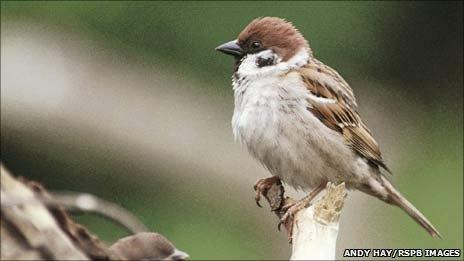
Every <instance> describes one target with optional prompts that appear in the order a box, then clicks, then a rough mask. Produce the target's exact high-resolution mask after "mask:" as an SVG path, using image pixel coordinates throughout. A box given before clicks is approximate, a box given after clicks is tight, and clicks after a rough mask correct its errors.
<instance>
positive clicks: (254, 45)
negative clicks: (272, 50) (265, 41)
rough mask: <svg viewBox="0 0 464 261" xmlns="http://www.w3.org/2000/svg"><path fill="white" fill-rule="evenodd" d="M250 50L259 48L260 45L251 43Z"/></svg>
mask: <svg viewBox="0 0 464 261" xmlns="http://www.w3.org/2000/svg"><path fill="white" fill-rule="evenodd" d="M251 48H253V49H258V48H261V43H260V42H258V41H256V42H252V43H251Z"/></svg>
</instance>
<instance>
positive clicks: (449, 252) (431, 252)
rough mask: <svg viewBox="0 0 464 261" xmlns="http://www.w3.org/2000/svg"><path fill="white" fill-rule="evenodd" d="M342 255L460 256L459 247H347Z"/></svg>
mask: <svg viewBox="0 0 464 261" xmlns="http://www.w3.org/2000/svg"><path fill="white" fill-rule="evenodd" d="M343 257H391V258H396V257H461V250H460V249H437V248H435V249H433V248H432V249H427V248H425V249H420V248H415V249H401V248H396V249H381V248H380V249H362V248H361V249H359V248H358V249H355V248H347V249H345V251H344V252H343Z"/></svg>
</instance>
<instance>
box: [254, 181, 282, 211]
mask: <svg viewBox="0 0 464 261" xmlns="http://www.w3.org/2000/svg"><path fill="white" fill-rule="evenodd" d="M278 182H280V179H279V178H278V177H276V176H272V177H270V178H264V179H259V180H258V181H256V183H255V185H254V186H253V189H254V190H255V192H256V194H255V201H256V205H258V207H262V206H261V204H260V203H259V201H260V200H261V194H264V193H266V192H267V191H268V190H269V189H270V188H271V187H272V186H273V185H274V184H277V183H278Z"/></svg>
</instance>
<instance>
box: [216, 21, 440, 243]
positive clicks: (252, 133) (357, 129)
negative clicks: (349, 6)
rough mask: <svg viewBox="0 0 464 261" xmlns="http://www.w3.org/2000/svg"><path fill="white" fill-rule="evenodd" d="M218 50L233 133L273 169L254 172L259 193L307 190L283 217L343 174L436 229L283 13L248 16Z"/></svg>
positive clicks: (346, 89) (350, 97) (336, 78)
mask: <svg viewBox="0 0 464 261" xmlns="http://www.w3.org/2000/svg"><path fill="white" fill-rule="evenodd" d="M216 50H218V51H220V52H223V53H225V54H229V55H232V56H234V57H235V64H234V73H233V76H232V85H233V90H234V97H235V109H234V114H233V118H232V128H233V133H234V136H235V139H236V140H238V141H239V142H240V143H242V144H245V145H246V146H247V148H248V150H249V152H250V153H251V155H252V156H253V157H254V158H256V159H257V160H258V161H259V162H261V163H262V164H263V165H264V166H265V167H266V168H267V169H268V170H269V172H270V173H271V174H272V175H273V177H271V178H266V179H260V180H259V181H258V182H257V183H256V185H255V190H256V191H257V194H256V201H257V202H259V198H260V193H261V192H262V191H264V190H265V189H267V188H269V187H270V185H272V184H273V183H275V182H279V181H280V180H282V181H283V182H285V183H286V184H289V185H290V186H292V187H294V188H297V189H303V190H306V191H311V193H309V194H308V196H307V197H305V198H303V199H302V200H300V201H298V202H297V203H296V204H292V205H291V206H286V208H287V213H286V214H285V215H284V217H283V218H282V220H281V221H286V220H287V219H288V218H289V217H292V216H293V214H294V213H296V211H298V210H300V209H301V208H303V207H306V206H308V205H309V203H310V201H311V200H312V199H313V198H314V197H315V196H316V195H317V194H318V193H320V192H321V191H322V190H323V189H324V188H325V186H326V183H327V182H332V183H341V182H345V184H346V187H347V188H348V189H358V190H360V191H362V192H365V193H367V194H369V195H372V196H375V197H377V198H379V199H381V200H383V201H385V202H387V203H390V204H393V205H396V206H398V207H400V208H401V209H403V210H404V211H405V212H406V213H407V214H408V215H409V216H411V217H412V218H413V219H414V220H415V221H416V222H417V223H419V224H420V225H421V226H422V227H423V228H425V230H427V232H428V233H430V235H432V236H433V237H440V234H439V232H438V231H437V229H435V227H434V226H433V225H432V224H431V223H430V222H429V221H428V220H427V218H426V217H425V216H424V215H423V214H422V213H421V212H419V210H417V209H416V208H415V207H414V206H413V205H412V204H411V203H410V202H409V201H408V200H407V199H406V198H405V197H403V196H402V195H401V194H400V193H399V192H398V190H396V189H395V188H394V187H393V186H392V184H391V183H390V181H388V179H387V178H386V177H385V175H384V174H383V173H381V171H380V168H382V169H384V170H386V171H388V172H390V171H389V169H388V168H387V166H386V165H385V163H384V162H383V160H382V157H381V154H380V150H379V146H378V145H377V142H376V141H375V139H374V138H373V136H372V133H371V132H370V131H369V129H368V128H367V126H366V125H365V124H364V122H363V121H362V119H361V117H360V115H359V113H358V105H357V104H356V99H355V96H354V94H353V91H352V89H351V88H350V86H349V85H348V83H346V81H345V80H344V79H343V78H342V77H341V76H340V75H339V74H338V73H337V72H336V71H335V70H334V69H332V68H330V67H329V66H327V65H325V64H323V63H322V62H320V61H319V60H317V59H316V58H315V57H314V55H313V53H312V51H311V49H310V47H309V44H308V42H307V41H306V39H305V38H304V37H303V35H302V34H301V33H300V32H299V31H298V30H297V29H296V28H295V27H294V26H293V25H292V24H291V23H290V22H287V21H286V20H284V19H281V18H275V17H263V18H257V19H255V20H253V21H252V22H251V23H250V24H248V25H247V26H246V27H245V29H243V31H242V32H241V33H240V34H239V36H238V38H237V39H236V40H233V41H230V42H228V43H225V44H223V45H220V46H218V47H217V48H216Z"/></svg>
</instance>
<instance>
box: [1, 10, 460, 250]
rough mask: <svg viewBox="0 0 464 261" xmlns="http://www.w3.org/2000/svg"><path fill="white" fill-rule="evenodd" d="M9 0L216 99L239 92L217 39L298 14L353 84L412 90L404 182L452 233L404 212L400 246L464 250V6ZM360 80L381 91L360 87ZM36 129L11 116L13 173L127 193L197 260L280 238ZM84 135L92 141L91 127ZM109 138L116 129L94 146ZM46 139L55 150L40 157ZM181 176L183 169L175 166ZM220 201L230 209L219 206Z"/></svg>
mask: <svg viewBox="0 0 464 261" xmlns="http://www.w3.org/2000/svg"><path fill="white" fill-rule="evenodd" d="M1 7H2V10H1V16H2V20H3V19H11V20H27V21H30V22H33V23H34V22H37V23H44V24H47V25H48V26H49V27H50V29H56V30H61V31H66V32H75V33H85V34H87V35H90V37H93V38H94V39H97V40H98V41H101V42H103V43H105V44H106V46H108V49H110V50H114V51H116V52H119V53H121V56H120V57H123V58H120V59H127V62H136V63H142V64H145V65H151V64H163V65H165V67H167V68H168V69H170V70H172V71H175V72H176V73H179V74H185V75H189V76H191V77H195V78H199V79H202V80H203V81H204V82H205V83H206V84H204V86H205V88H206V89H205V90H208V91H210V92H211V93H212V95H222V94H223V93H224V92H230V88H225V87H228V86H230V78H229V74H230V70H231V60H230V59H227V58H225V57H223V56H220V55H218V54H217V53H215V52H214V47H215V46H217V45H219V44H221V43H222V42H224V41H227V40H230V39H232V38H234V37H235V36H236V35H237V34H238V33H239V32H240V30H241V28H242V27H243V26H244V25H246V24H247V23H248V22H249V21H250V20H251V19H253V18H255V17H259V16H279V17H284V18H286V19H288V20H289V21H292V22H293V23H294V24H295V25H296V26H297V27H298V28H299V29H300V30H301V31H302V32H303V33H304V35H305V36H306V37H308V39H309V41H310V44H311V46H312V48H313V49H314V52H315V55H316V56H317V57H319V58H320V59H321V60H323V61H324V62H326V63H327V64H329V65H331V66H333V67H334V68H336V69H338V70H339V71H340V72H341V74H342V75H344V76H345V78H346V79H347V80H348V81H349V82H350V78H354V77H352V76H353V75H358V78H362V79H366V80H368V81H369V80H373V79H376V80H377V81H382V82H385V83H386V84H387V85H388V86H389V87H390V88H392V89H396V91H397V93H400V94H401V97H398V99H399V100H402V101H404V100H406V102H407V103H410V104H411V106H414V108H415V110H417V111H418V112H417V113H418V114H420V115H421V118H420V119H421V120H420V123H419V124H420V126H417V129H418V130H419V133H418V135H417V136H416V137H415V138H414V141H411V144H414V146H410V147H407V148H404V149H405V152H404V153H403V156H404V161H403V162H402V163H401V164H402V165H401V169H400V170H398V173H400V172H401V173H407V175H402V176H401V177H400V178H399V183H401V184H414V185H413V186H408V187H404V188H403V187H401V186H400V189H401V190H402V191H403V193H404V194H406V195H408V198H410V199H411V201H412V202H414V203H417V204H418V205H422V206H424V205H427V206H428V209H429V210H430V212H433V213H431V214H430V215H428V216H430V219H431V220H432V221H433V222H434V223H436V224H439V226H438V228H439V229H440V230H441V232H442V234H443V235H444V240H442V241H439V242H437V241H433V240H432V239H429V238H427V237H425V236H424V234H423V233H413V232H412V231H417V230H418V229H417V228H416V227H413V226H412V225H411V224H412V221H409V220H408V221H405V219H406V218H405V217H404V214H403V213H400V212H399V211H398V214H397V215H395V216H394V219H395V221H394V224H398V226H401V227H402V229H404V231H402V232H401V233H402V234H408V235H410V236H408V237H405V236H402V235H399V234H395V235H393V236H392V238H396V239H398V241H397V242H395V245H396V246H399V245H401V246H405V247H406V248H407V247H425V246H431V247H454V248H458V247H462V243H463V239H462V236H463V232H462V231H463V227H462V219H463V215H462V212H463V209H462V202H463V199H462V198H463V189H462V182H463V178H462V169H463V162H462V156H463V153H462V144H463V133H462V131H463V127H462V109H463V107H462V95H463V91H462V86H463V81H462V70H463V68H462V64H463V63H462V61H463V60H462V44H463V41H462V30H463V27H462V2H448V3H438V2H389V1H379V2H364V1H360V2H338V1H337V2H291V1H286V2H277V1H276V2H259V1H256V2H230V1H225V2H210V1H206V2H195V1H187V2H182V1H178V2H163V1H159V2H143V1H136V2H124V1H118V2H78V1H70V2H45V1H39V2H13V1H8V2H4V1H2V2H1ZM2 26H3V24H2ZM340 68H343V70H341V69H340ZM350 76H351V77H350ZM405 86H407V87H406V88H405ZM187 88H188V87H187ZM359 88H369V87H368V86H359V87H358V86H356V87H355V89H358V90H359ZM358 92H359V91H358ZM382 92H384V93H385V94H386V93H387V92H389V90H382ZM35 135H36V134H35V133H34V131H33V130H31V131H28V130H22V132H18V130H16V129H9V127H8V126H4V124H3V122H2V143H1V148H2V160H3V161H5V162H6V163H7V166H9V167H10V168H11V169H12V170H13V172H17V173H20V174H23V175H26V176H28V177H31V178H37V179H39V180H42V181H43V182H45V183H46V184H47V186H48V187H51V188H63V187H66V188H67V189H70V190H82V188H85V190H86V191H89V192H94V193H96V194H98V195H100V196H102V197H105V196H106V198H111V196H114V191H118V198H119V199H120V203H121V204H123V205H125V206H128V207H130V209H131V210H133V211H134V212H135V214H136V215H138V216H140V217H141V218H142V219H143V221H144V222H146V223H147V224H148V225H149V226H150V227H152V228H154V229H155V230H156V231H159V232H161V233H163V234H166V235H169V236H168V238H169V239H170V240H172V241H173V242H175V243H176V245H177V246H178V247H179V248H180V249H181V250H185V251H187V252H188V253H190V254H191V256H193V257H194V258H198V259H201V258H230V259H254V258H263V257H269V253H270V251H272V250H271V249H270V245H267V244H265V243H263V242H262V240H263V238H266V237H265V236H264V237H263V236H262V235H259V231H249V230H248V231H247V230H246V229H245V228H249V227H250V226H252V224H253V222H255V221H250V220H248V219H247V218H246V217H242V216H240V215H237V213H236V212H237V210H238V208H239V207H238V206H236V207H235V208H234V207H232V208H221V205H220V204H221V203H219V202H216V201H215V200H213V199H211V195H208V194H206V192H205V194H203V195H195V196H196V197H198V198H196V199H195V200H190V201H188V204H190V205H186V204H187V203H185V202H184V201H182V200H180V199H179V196H178V194H177V193H179V192H180V191H185V190H188V184H181V185H180V186H179V187H175V188H172V186H171V187H169V186H164V185H163V184H164V183H163V178H162V177H160V176H161V175H159V176H154V177H151V178H147V180H143V181H142V180H133V179H127V178H124V176H125V175H126V173H128V172H129V173H130V172H134V171H140V172H150V171H147V170H146V169H141V168H143V167H140V166H139V165H138V164H137V163H136V162H133V161H131V160H127V161H123V162H121V161H120V160H119V159H118V160H114V159H112V158H111V157H108V155H113V154H117V153H118V151H111V153H106V152H108V151H106V150H108V148H98V147H95V148H89V150H88V151H80V152H76V151H69V150H68V148H66V147H65V146H63V144H59V143H57V144H53V143H52V144H50V143H49V142H50V140H53V138H50V137H49V138H50V139H48V140H47V142H48V143H46V144H45V141H43V137H35ZM24 137H30V139H29V140H27V139H25V138H24ZM80 138H82V139H84V140H85V139H89V138H88V137H87V136H86V134H82V137H80ZM101 140H104V137H98V138H95V140H88V142H87V144H98V143H99V142H101ZM24 144H35V148H36V149H35V150H34V149H33V148H32V149H31V148H30V147H29V148H28V149H25V145H24ZM45 145H46V146H49V149H48V150H47V151H49V152H50V153H51V154H50V155H42V156H41V157H37V155H38V152H37V151H38V150H40V149H41V148H42V146H45ZM94 146H98V145H94ZM26 147H27V146H26ZM102 152H104V153H102ZM73 153H74V154H73ZM408 155H414V156H415V157H408ZM89 159H91V160H89ZM154 160H155V161H156V159H154ZM24 162H27V164H24ZM51 170H53V171H51ZM92 170H98V175H91V176H90V177H89V176H87V177H86V176H84V175H81V173H82V172H86V173H92ZM62 171H65V173H62ZM93 174H95V173H93ZM175 175H176V174H175V171H173V173H169V176H175ZM212 175H213V174H212ZM149 181H150V182H149ZM109 182H111V186H110V187H109V186H107V184H108V183H109ZM431 184H437V187H434V190H432V191H429V192H430V193H428V194H425V195H427V198H422V197H423V195H424V191H423V188H424V187H429V188H430V187H433V186H431ZM438 185H439V187H438ZM182 186H184V187H182ZM134 191H136V193H134ZM184 193H185V192H184ZM191 196H192V195H190V197H191ZM148 199H149V200H148ZM192 202H193V203H192ZM195 202H196V203H195ZM205 202H206V203H207V204H206V203H205ZM147 205H152V206H154V207H150V208H147V207H146V206H147ZM173 206H174V207H173ZM215 207H216V208H221V211H214V210H212V209H214V208H215ZM156 210H163V212H156ZM427 214H429V213H427ZM186 218H188V219H187V220H186ZM228 219H239V220H240V221H241V222H242V223H243V224H244V225H243V227H224V225H225V224H227V220H228ZM80 220H82V221H84V222H86V223H87V222H88V223H89V225H90V226H91V228H94V229H95V230H96V231H99V234H101V235H102V236H103V238H105V239H107V240H114V239H115V238H118V237H120V236H121V235H122V231H118V229H116V227H115V226H112V225H109V224H108V223H105V222H100V221H95V220H94V218H91V217H88V216H83V217H80ZM411 227H413V228H411ZM395 231H399V230H395ZM392 233H395V232H394V231H392ZM186 234H189V236H186ZM273 251H274V253H275V251H276V250H273Z"/></svg>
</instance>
